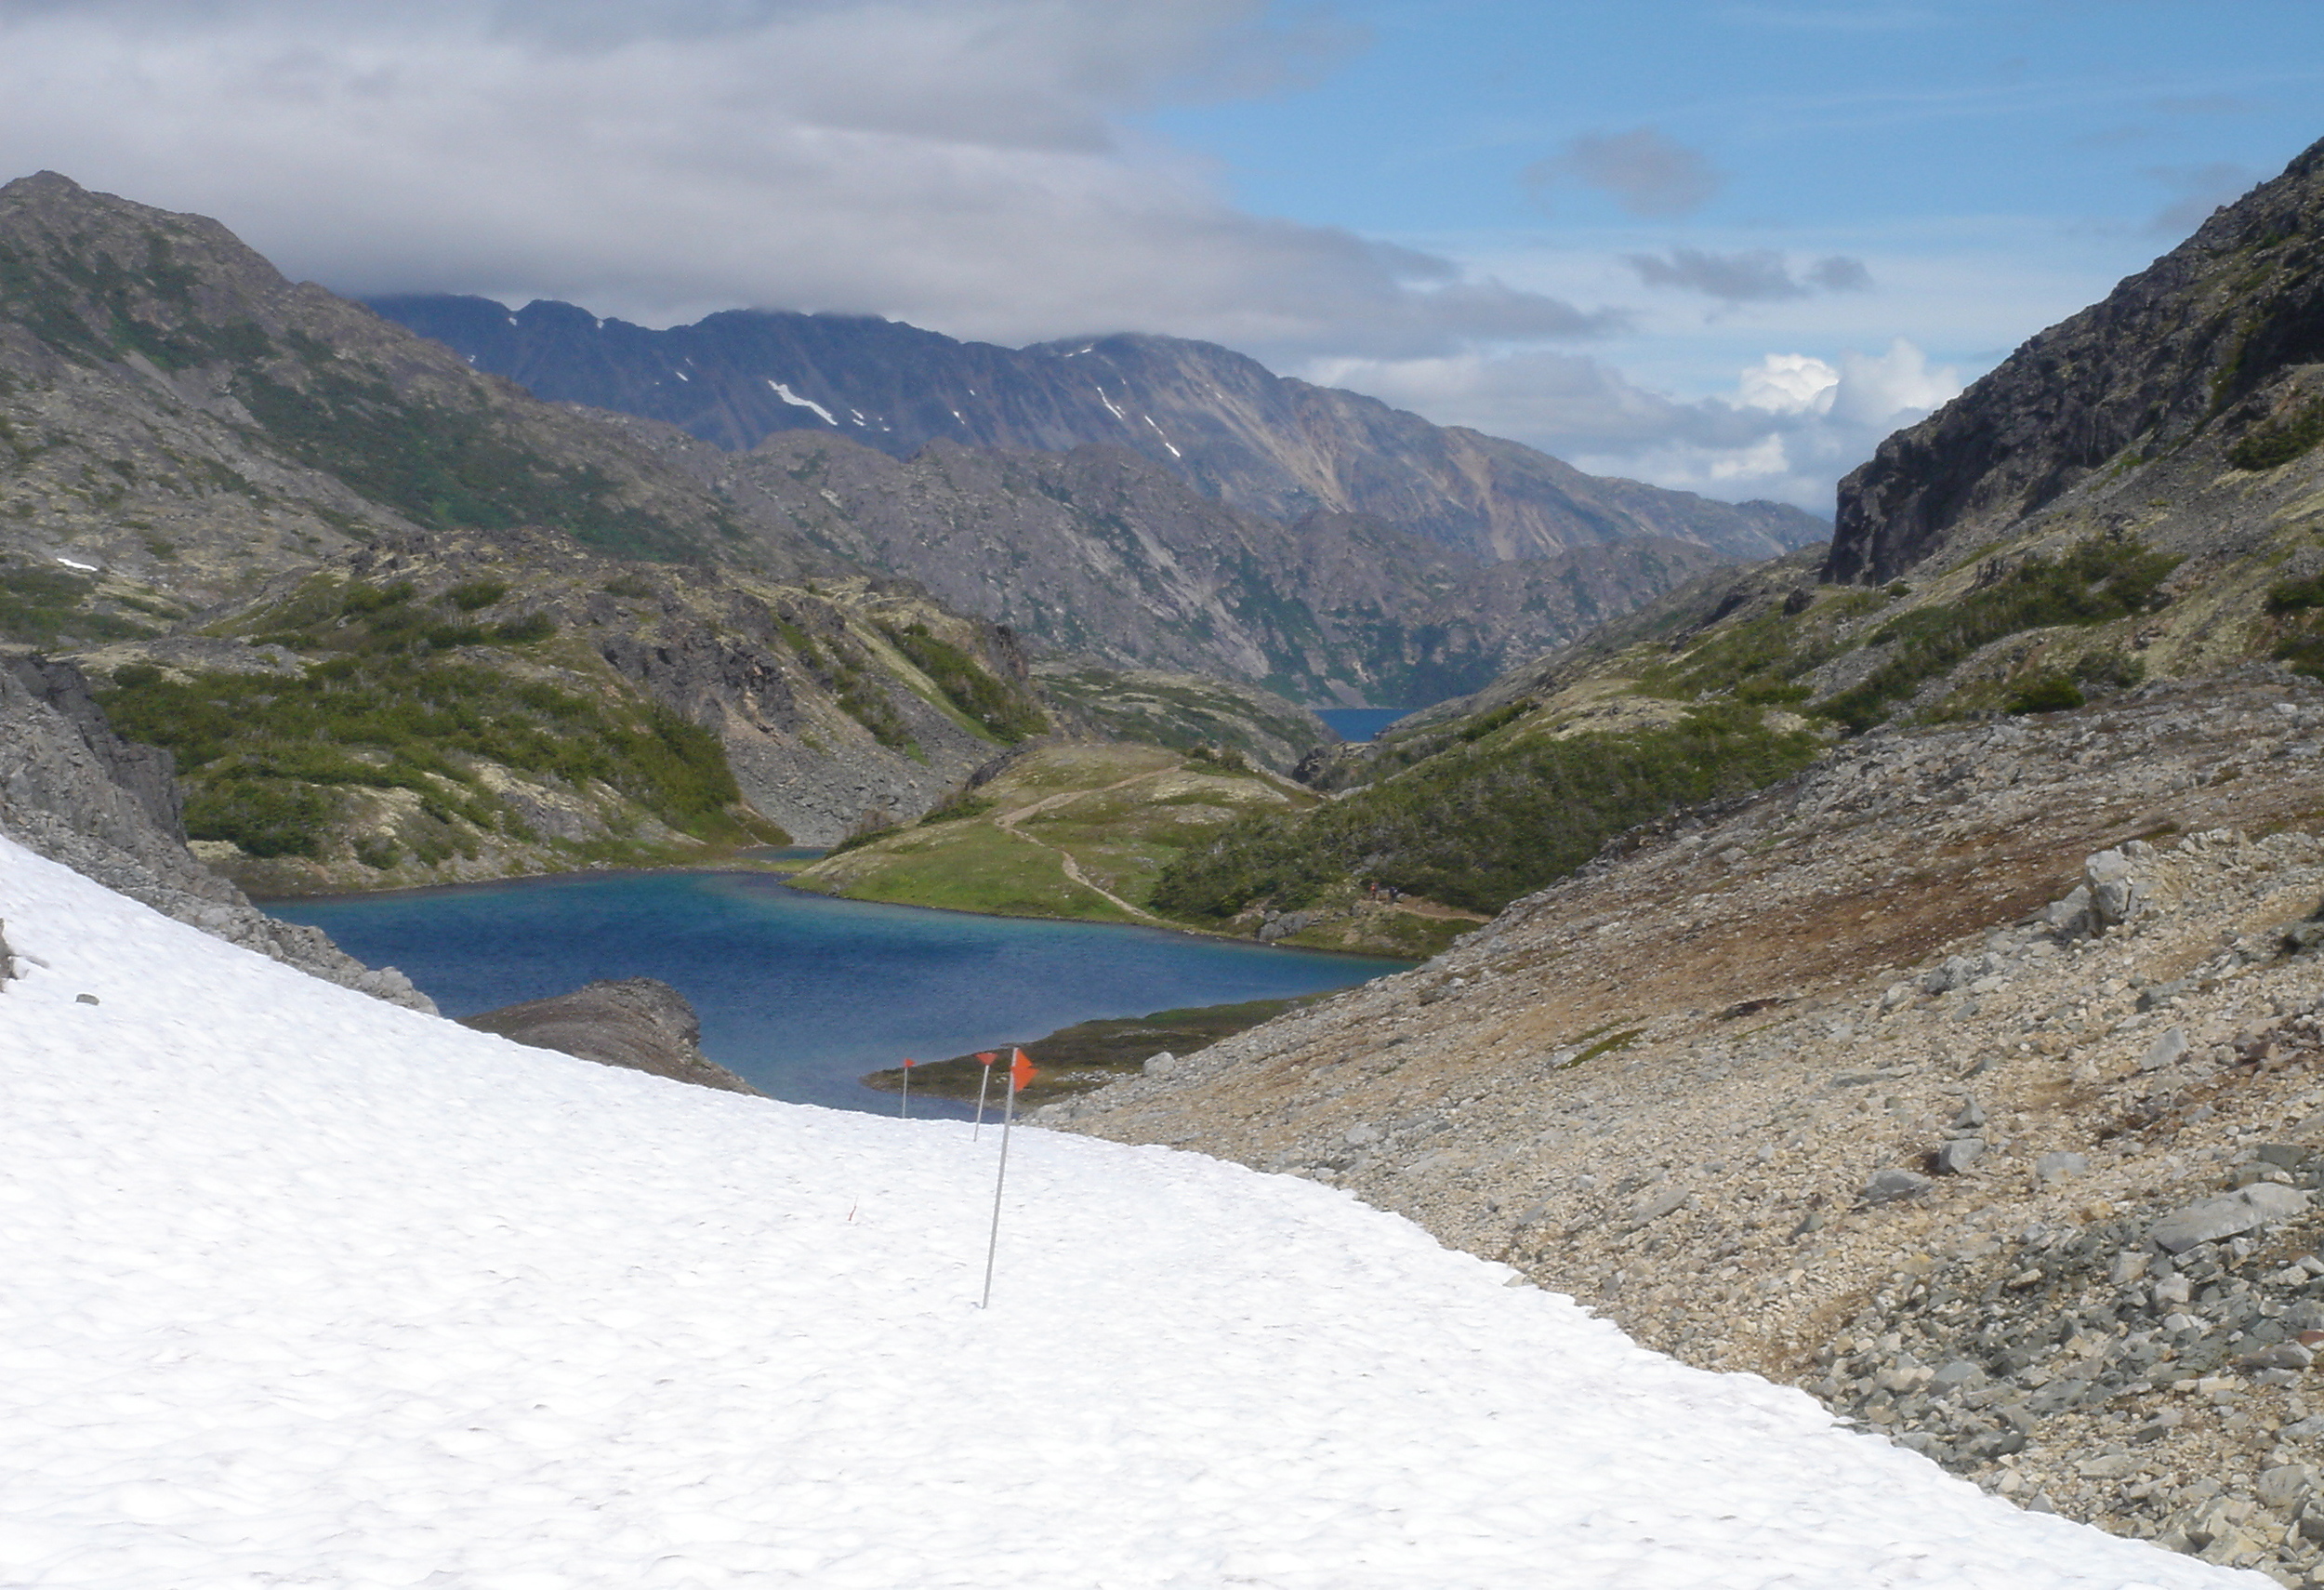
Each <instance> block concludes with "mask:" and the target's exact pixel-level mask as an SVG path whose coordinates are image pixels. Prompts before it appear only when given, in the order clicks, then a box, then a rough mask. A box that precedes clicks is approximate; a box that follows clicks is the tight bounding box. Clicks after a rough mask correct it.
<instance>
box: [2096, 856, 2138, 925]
mask: <svg viewBox="0 0 2324 1590" xmlns="http://www.w3.org/2000/svg"><path fill="white" fill-rule="evenodd" d="M2082 884H2083V887H2085V888H2087V889H2088V890H2089V891H2090V909H2091V914H2092V915H2093V916H2094V917H2095V918H2096V919H2097V921H2098V924H2099V928H2100V931H2102V932H2103V931H2104V930H2105V929H2106V928H2110V927H2120V926H2122V925H2123V924H2124V923H2126V922H2128V921H2131V920H2132V919H2133V918H2134V917H2136V916H2137V915H2138V908H2139V905H2140V896H2139V892H2138V882H2137V880H2136V879H2134V878H2133V876H2132V867H2131V858H2130V857H2129V856H2127V855H2123V854H2122V853H2121V852H2120V851H2119V850H2102V851H2100V852H2098V853H2097V854H2096V855H2093V856H2091V857H2090V858H2089V859H2088V860H2086V861H2084V862H2083V863H2082Z"/></svg>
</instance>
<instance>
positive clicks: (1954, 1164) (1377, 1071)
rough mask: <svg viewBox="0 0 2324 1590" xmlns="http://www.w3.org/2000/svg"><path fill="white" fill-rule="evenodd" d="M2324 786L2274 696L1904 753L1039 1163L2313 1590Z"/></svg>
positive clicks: (2163, 699) (1127, 1098)
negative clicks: (1883, 1440)
mask: <svg viewBox="0 0 2324 1590" xmlns="http://www.w3.org/2000/svg"><path fill="white" fill-rule="evenodd" d="M2320 759H2324V688H2319V687H2318V686H2317V684H2316V683H2315V682H2311V681H2307V680H2304V679H2301V678H2299V677H2297V676H2294V675H2291V674H2288V673H2286V672H2283V671H2281V670H2280V669H2271V668H2267V667H2264V666H2262V667H2254V668H2251V669H2245V670H2242V671H2240V672H2238V673H2237V674H2235V675H2232V676H2228V677H2225V678H2221V677H2212V678H2209V679H2205V680H2201V681H2198V682H2188V683H2184V684H2150V685H2146V686H2142V687H2140V688H2139V689H2138V690H2136V691H2134V692H2132V693H2130V694H2129V695H2127V696H2123V697H2121V698H2119V699H2118V700H2116V701H2114V702H2112V703H2110V704H2109V705H2106V706H2105V707H2090V708H2085V709H2081V710H2079V711H2073V712H2065V713H2058V714H2054V715H2048V716H2036V717H2029V718H2026V719H2023V720H2017V721H2007V722H1989V723H1988V722H1980V723H1971V724H1949V725H1940V726H1935V727H1929V728H1919V729H1910V730H1896V729H1887V728H1883V729H1881V730H1877V731H1875V732H1873V733H1871V734H1869V735H1865V736H1863V737H1861V738H1859V739H1856V740H1855V741H1852V742H1851V743H1850V744H1849V745H1848V746H1847V747H1846V748H1844V749H1842V750H1841V751H1839V752H1838V753H1836V754H1835V755H1834V756H1832V757H1830V758H1829V759H1828V760H1826V761H1825V762H1822V763H1820V764H1819V765H1817V766H1816V768H1814V769H1812V770H1810V771H1808V772H1806V773H1803V774H1802V775H1798V776H1795V777H1793V778H1790V779H1789V780H1786V781H1784V782H1783V783H1781V784H1778V785H1776V787H1775V788H1771V789H1768V790H1766V791H1764V792H1763V793H1761V794H1759V795H1757V796H1754V797H1750V798H1746V799H1741V800H1736V801H1730V802H1723V803H1720V804H1717V805H1713V806H1710V807H1704V808H1697V809H1695V810H1693V811H1691V812H1688V813H1685V814H1682V815H1677V816H1675V817H1673V818H1671V819H1669V820H1666V821H1664V822H1661V823H1659V824H1656V825H1653V826H1649V827H1645V828H1640V829H1638V830H1635V831H1633V832H1631V833H1630V834H1629V835H1627V836H1625V837H1624V838H1623V839H1622V840H1621V841H1619V842H1618V843H1617V844H1614V845H1610V846H1608V847H1607V848H1606V850H1605V851H1604V854H1603V855H1601V856H1600V857H1599V858H1598V859H1596V860H1595V861H1593V862H1592V863H1591V865H1589V866H1587V867H1584V868H1582V869H1581V870H1580V871H1579V872H1578V873H1576V874H1575V875H1573V876H1571V877H1569V878H1567V879H1565V881H1560V882H1558V883H1555V884H1554V885H1552V886H1551V887H1549V888H1547V889H1544V890H1542V891H1540V892H1538V893H1536V894H1528V895H1526V896H1525V897H1524V898H1522V899H1520V900H1518V901H1517V902H1515V903H1514V904H1513V905H1512V907H1511V908H1509V909H1508V910H1506V911H1504V912H1503V913H1502V914H1501V915H1500V916H1499V917H1498V918H1497V919H1496V920H1495V921H1493V923H1492V924H1491V925H1490V926H1489V927H1486V928H1485V929H1482V930H1480V931H1479V932H1477V933H1476V934H1472V936H1470V937H1469V938H1467V939H1464V940H1462V941H1461V942H1460V943H1459V944H1457V945H1455V946H1454V947H1452V948H1451V949H1450V950H1449V951H1448V952H1446V954H1445V955H1443V956H1441V957H1439V958H1438V959H1437V960H1436V961H1433V962H1431V963H1430V964H1429V965H1427V966H1425V967H1423V968H1421V969H1420V970H1419V971H1416V972H1412V973H1408V974H1402V975H1399V976H1394V977H1390V978H1385V979H1381V980H1380V981H1377V982H1374V983H1371V984H1367V985H1366V986H1365V987H1362V988H1358V989H1353V990H1350V991H1348V992H1346V993H1343V994H1340V995H1337V996H1334V997H1333V998H1331V999H1330V1000H1327V1001H1326V1002H1323V1003H1320V1004H1318V1005H1315V1006H1313V1007H1311V1008H1309V1009H1307V1010H1304V1011H1301V1012H1298V1013H1294V1014H1289V1015H1287V1016H1284V1017H1280V1018H1278V1019H1276V1020H1274V1021H1272V1022H1270V1023H1268V1024H1266V1025H1265V1026H1262V1027H1258V1028H1256V1029H1254V1030H1252V1031H1250V1032H1248V1033H1246V1034H1244V1035H1243V1036H1241V1037H1239V1038H1235V1039H1231V1040H1227V1041H1225V1042H1223V1043H1221V1044H1217V1045H1215V1046H1213V1047H1211V1048H1208V1049H1206V1050H1203V1051H1201V1052H1200V1053H1195V1054H1193V1055H1184V1054H1182V1055H1180V1056H1179V1057H1178V1058H1177V1060H1176V1061H1175V1062H1173V1063H1171V1064H1169V1065H1168V1066H1157V1067H1154V1068H1153V1069H1154V1074H1152V1075H1150V1076H1148V1077H1147V1078H1146V1079H1144V1080H1138V1081H1132V1082H1127V1083H1119V1084H1116V1085H1115V1086H1114V1087H1112V1088H1110V1089H1107V1090H1105V1091H1103V1092H1100V1093H1095V1094H1093V1095H1090V1096H1089V1097H1088V1098H1087V1099H1086V1100H1084V1101H1082V1102H1081V1103H1079V1104H1077V1105H1076V1104H1068V1105H1063V1106H1057V1107H1055V1108H1051V1109H1050V1110H1047V1111H1045V1112H1043V1114H1042V1116H1041V1117H1040V1119H1041V1120H1043V1121H1044V1122H1045V1123H1047V1124H1051V1125H1059V1126H1065V1127H1070V1128H1073V1129H1076V1130H1081V1131H1088V1132H1093V1133H1098V1134H1100V1135H1103V1136H1107V1137H1112V1138H1116V1139H1117V1140H1121V1141H1128V1142H1158V1143H1167V1144H1170V1145H1174V1146H1182V1147H1186V1148H1192V1149H1197V1150H1200V1151H1202V1152H1206V1153H1212V1154H1222V1155H1225V1156H1227V1157H1229V1158H1232V1159H1238V1160H1240V1161H1242V1162H1244V1163H1247V1164H1250V1165H1253V1166H1255V1167H1258V1168H1261V1169H1267V1170H1274V1171H1278V1172H1285V1173H1291V1174H1295V1175H1300V1176H1305V1177H1310V1178H1312V1179H1314V1180H1318V1181H1322V1182H1326V1183H1328V1184H1330V1185H1333V1186H1340V1187H1343V1188H1346V1189H1347V1190H1350V1191H1352V1192H1354V1193H1355V1194H1357V1195H1358V1196H1360V1197H1361V1198H1363V1199H1366V1200H1367V1201H1369V1202H1371V1203H1374V1204H1376V1205H1378V1206H1380V1207H1382V1208H1386V1209H1391V1210H1394V1211H1397V1212H1403V1213H1406V1214H1408V1215H1410V1216H1411V1217H1412V1218H1414V1219H1416V1220H1418V1221H1419V1222H1420V1223H1421V1224H1423V1225H1425V1226H1428V1227H1429V1228H1430V1230H1432V1231H1433V1232H1434V1233H1435V1234H1436V1235H1437V1236H1438V1237H1440V1238H1441V1239H1444V1240H1445V1241H1446V1242H1448V1243H1450V1244H1452V1245H1454V1246H1456V1247H1459V1248H1463V1249H1465V1250H1467V1251H1469V1252H1474V1253H1478V1254H1481V1255H1484V1256H1486V1257H1492V1258H1499V1259H1503V1260H1506V1261H1507V1262H1510V1263H1512V1264H1515V1265H1520V1266H1521V1267H1522V1268H1523V1269H1525V1272H1526V1273H1527V1275H1529V1276H1530V1277H1532V1278H1533V1279H1536V1280H1537V1281H1538V1282H1539V1283H1540V1284H1542V1285H1544V1286H1546V1287H1550V1288H1552V1289H1554V1290H1558V1291H1562V1292H1571V1293H1572V1294H1573V1295H1575V1296H1576V1297H1578V1298H1580V1299H1582V1300H1583V1301H1584V1302H1586V1303H1588V1304H1589V1305H1591V1307H1593V1308H1595V1309H1597V1310H1598V1311H1600V1312H1601V1313H1603V1314H1604V1315H1605V1316H1606V1317H1607V1318H1611V1319H1613V1320H1614V1321H1616V1322H1617V1323H1618V1324H1620V1325H1621V1326H1622V1327H1623V1328H1624V1329H1625V1330H1627V1331H1630V1332H1633V1333H1635V1334H1637V1335H1638V1336H1639V1337H1640V1338H1641V1339H1642V1340H1644V1341H1647V1342H1650V1343H1652V1344H1654V1345H1657V1346H1660V1347H1662V1348H1664V1349H1665V1350H1667V1351H1670V1352H1672V1353H1674V1354H1676V1355H1678V1356H1680V1357H1681V1358H1686V1359H1688V1360H1689V1361H1691V1362H1695V1363H1698V1364H1702V1365H1705V1366H1707V1367H1716V1368H1722V1369H1749V1370H1753V1371H1758V1372H1761V1373H1763V1374H1767V1375H1770V1376H1772V1377H1773V1378H1775V1379H1776V1380H1778V1381H1782V1382H1787V1383H1789V1384H1792V1385H1802V1386H1803V1387H1805V1388H1806V1389H1808V1390H1809V1391H1811V1392H1813V1393H1815V1394H1816V1395H1817V1396H1818V1397H1820V1398H1824V1399H1825V1400H1826V1401H1827V1402H1829V1404H1831V1405H1832V1406H1833V1407H1834V1408H1835V1409H1837V1410H1839V1411H1842V1412H1843V1413H1845V1414H1847V1415H1849V1416H1851V1417H1852V1418H1855V1419H1857V1420H1860V1421H1861V1422H1862V1423H1863V1424H1866V1425H1867V1426H1868V1427H1872V1428H1877V1429H1881V1430H1883V1431H1885V1432H1886V1433H1888V1434H1889V1435H1890V1436H1891V1437H1892V1438H1895V1439H1897V1440H1899V1441H1900V1442H1902V1443H1903V1444H1905V1445H1908V1446H1910V1447H1912V1448H1913V1449H1915V1450H1917V1451H1921V1452H1924V1453H1926V1454H1927V1455H1928V1456H1930V1457H1931V1458H1933V1459H1934V1460H1936V1461H1937V1462H1940V1463H1942V1464H1946V1465H1947V1466H1948V1467H1950V1468H1952V1469H1954V1470H1955V1471H1956V1472H1959V1473H1961V1474H1964V1475H1966V1476H1968V1477H1972V1478H1974V1479H1975V1480H1976V1481H1977V1482H1978V1483H1979V1484H1981V1485H1984V1486H1986V1487H1987V1489H1990V1490H1994V1491H2000V1492H2001V1493H2002V1494H2005V1495H2010V1496H2013V1497H2015V1498H2016V1499H2017V1500H2019V1501H2020V1502H2021V1503H2026V1504H2032V1505H2035V1506H2037V1507H2040V1508H2054V1509H2055V1510H2057V1511H2060V1512H2063V1513H2066V1514H2067V1515H2068V1516H2070V1517H2078V1518H2083V1519H2087V1520H2091V1521H2094V1522H2097V1523H2100V1524H2102V1525H2103V1526H2104V1527H2106V1528H2107V1529H2109V1530H2116V1531H2118V1532H2120V1533H2126V1534H2135V1535H2140V1536H2146V1537H2149V1538H2155V1539H2159V1540H2160V1541H2161V1542H2162V1543H2163V1544H2168V1545H2172V1546H2173V1547H2175V1548H2176V1549H2179V1550H2183V1551H2191V1552H2198V1553H2199V1554H2200V1555H2202V1556H2204V1557H2207V1558H2209V1559H2210V1560H2212V1561H2215V1562H2236V1563H2239V1564H2245V1565H2249V1566H2254V1567H2259V1568H2264V1569H2266V1570H2271V1571H2273V1572H2276V1573H2277V1574H2278V1576H2279V1577H2280V1578H2281V1580H2282V1582H2283V1583H2289V1584H2295V1585H2296V1584H2307V1583H2317V1577H2316V1576H2317V1575H2318V1574H2319V1572H2324V1560H2319V1556H2318V1553H2319V1546H2318V1544H2317V1530H2315V1528H2314V1527H2313V1526H2312V1524H2311V1522H2310V1520H2312V1519H2314V1518H2315V1517H2317V1516H2318V1511H2319V1509H2324V1489H2320V1488H2319V1481H2318V1479H2317V1471H2316V1469H2315V1468H2314V1467H2313V1463H2314V1457H2313V1454H2314V1446H2313V1442H2314V1441H2315V1439H2316V1432H2317V1429H2318V1428H2319V1425H2320V1424H2324V1421H2319V1420H2318V1419H2317V1417H2316V1415H2317V1412H2318V1411H2319V1409H2324V1401H2319V1399H2318V1393H2317V1390H2316V1389H2315V1385H2314V1375H2313V1372H2312V1371H2309V1370H2308V1368H2307V1366H2308V1365H2309V1363H2310V1362H2311V1360H2312V1358H2313V1357H2314V1354H2315V1351H2316V1345H2317V1342H2318V1338H2317V1336H2316V1335H2315V1333H2314V1332H2317V1330H2324V1301H2319V1298H2320V1296H2324V1283H2320V1282H2319V1281H2318V1280H2317V1276H2318V1275H2319V1274H2324V1261H2319V1260H2317V1259H2316V1257H2315V1254H2316V1252H2317V1244H2318V1242H2319V1240H2324V1211H2320V1210H2319V1208H2318V1206H2317V1202H2316V1199H2315V1197H2314V1194H2315V1193H2316V1192H2317V1189H2319V1188H2324V1025H2319V1024H2324V1014H2320V1013H2319V1011H2318V1008H2317V990H2318V987H2319V969H2318V964H2317V946H2318V945H2319V944H2324V926H2319V924H2318V923H2317V922H2316V921H2313V920H2312V919H2313V918H2314V917H2316V916H2317V915H2318V914H2319V908H2318V905H2317V901H2318V899H2319V897H2320V896H2324V784H2320V783H2319V780H2318V766H2319V760H2320ZM2238 1189H2249V1190H2248V1194H2247V1193H2244V1192H2238ZM2304 1576H2305V1577H2304Z"/></svg>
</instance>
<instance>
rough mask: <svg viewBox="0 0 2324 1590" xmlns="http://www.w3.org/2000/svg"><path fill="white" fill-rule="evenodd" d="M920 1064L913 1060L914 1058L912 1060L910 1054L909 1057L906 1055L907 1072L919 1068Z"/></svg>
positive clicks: (905, 1065)
mask: <svg viewBox="0 0 2324 1590" xmlns="http://www.w3.org/2000/svg"><path fill="white" fill-rule="evenodd" d="M918 1064H919V1062H918V1061H917V1060H915V1059H913V1058H912V1057H911V1056H910V1055H908V1054H907V1055H905V1057H904V1068H905V1070H907V1071H909V1070H910V1069H911V1068H912V1067H915V1066H917V1065H918Z"/></svg>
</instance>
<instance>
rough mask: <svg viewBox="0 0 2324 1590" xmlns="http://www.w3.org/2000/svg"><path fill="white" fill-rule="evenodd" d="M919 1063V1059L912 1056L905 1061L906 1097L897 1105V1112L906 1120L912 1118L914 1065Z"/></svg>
mask: <svg viewBox="0 0 2324 1590" xmlns="http://www.w3.org/2000/svg"><path fill="white" fill-rule="evenodd" d="M918 1064H919V1062H918V1061H917V1060H913V1059H910V1058H906V1059H905V1062H904V1098H903V1101H902V1102H901V1103H899V1104H898V1105H897V1106H896V1114H898V1115H899V1116H901V1117H903V1118H904V1119H905V1120H911V1119H912V1067H915V1066H917V1065H918Z"/></svg>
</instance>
